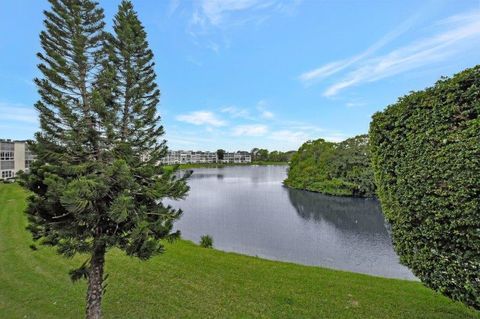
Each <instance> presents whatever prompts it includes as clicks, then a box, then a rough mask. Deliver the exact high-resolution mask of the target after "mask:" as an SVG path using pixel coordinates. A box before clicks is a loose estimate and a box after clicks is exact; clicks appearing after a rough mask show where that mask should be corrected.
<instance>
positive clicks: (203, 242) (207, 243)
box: [200, 235, 213, 248]
mask: <svg viewBox="0 0 480 319" xmlns="http://www.w3.org/2000/svg"><path fill="white" fill-rule="evenodd" d="M200 246H202V247H203V248H213V238H212V236H210V235H203V236H202V237H200Z"/></svg>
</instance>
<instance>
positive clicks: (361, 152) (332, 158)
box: [284, 135, 375, 197]
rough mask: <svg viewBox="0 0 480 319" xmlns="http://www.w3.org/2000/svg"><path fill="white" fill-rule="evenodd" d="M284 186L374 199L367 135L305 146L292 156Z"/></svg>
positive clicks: (322, 141)
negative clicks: (372, 197)
mask: <svg viewBox="0 0 480 319" xmlns="http://www.w3.org/2000/svg"><path fill="white" fill-rule="evenodd" d="M284 183H285V185H287V186H290V187H293V188H298V189H305V190H309V191H314V192H321V193H325V194H330V195H340V196H360V197H371V196H373V195H374V194H375V184H374V182H373V172H372V169H371V166H370V160H369V157H368V136H367V135H359V136H356V137H353V138H349V139H347V140H345V141H343V142H341V143H332V142H327V141H325V140H323V139H318V140H315V141H308V142H306V143H304V144H303V145H302V146H301V147H300V149H299V150H298V152H297V153H295V154H294V155H293V157H292V160H291V162H290V168H289V171H288V177H287V179H286V180H285V182H284Z"/></svg>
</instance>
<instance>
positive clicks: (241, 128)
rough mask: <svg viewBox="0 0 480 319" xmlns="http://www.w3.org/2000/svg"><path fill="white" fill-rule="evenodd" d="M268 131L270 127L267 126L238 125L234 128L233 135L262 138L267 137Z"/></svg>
mask: <svg viewBox="0 0 480 319" xmlns="http://www.w3.org/2000/svg"><path fill="white" fill-rule="evenodd" d="M267 131H268V127H267V126H266V125H260V124H258V125H257V124H252V125H238V126H236V127H234V128H233V131H232V134H233V135H234V136H262V135H265V133H267Z"/></svg>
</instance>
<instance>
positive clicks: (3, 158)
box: [0, 152, 14, 161]
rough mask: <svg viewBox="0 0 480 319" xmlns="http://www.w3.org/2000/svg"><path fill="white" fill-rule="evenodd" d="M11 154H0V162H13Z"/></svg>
mask: <svg viewBox="0 0 480 319" xmlns="http://www.w3.org/2000/svg"><path fill="white" fill-rule="evenodd" d="M13 154H14V153H13V152H0V161H13V160H14V156H13Z"/></svg>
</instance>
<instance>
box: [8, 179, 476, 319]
mask: <svg viewBox="0 0 480 319" xmlns="http://www.w3.org/2000/svg"><path fill="white" fill-rule="evenodd" d="M25 196H26V193H25V192H24V191H23V190H21V189H20V187H19V186H18V185H16V184H10V185H6V184H0V318H81V317H83V313H84V308H83V307H84V300H85V287H86V286H85V283H84V282H81V283H75V284H72V283H71V282H70V280H69V277H68V275H67V272H68V270H69V269H71V268H72V267H74V266H78V265H80V264H81V263H82V262H83V260H84V259H85V258H84V257H82V256H79V257H76V258H73V259H64V258H63V257H61V256H58V255H56V254H55V252H54V250H53V249H51V248H47V247H39V250H37V251H33V250H31V249H30V248H29V245H30V244H32V240H31V237H30V234H29V233H28V232H27V231H26V230H25V226H26V219H25V216H24V215H23V213H22V212H23V210H24V208H25ZM106 272H107V273H109V274H110V277H109V278H108V288H107V291H106V295H105V297H104V303H103V312H104V317H105V318H452V319H453V318H455V319H460V318H480V313H479V312H475V311H474V310H471V309H469V308H467V307H465V306H463V305H462V304H460V303H456V302H453V301H450V300H449V299H447V298H445V297H443V296H441V295H439V294H437V293H435V292H433V291H431V290H429V289H427V288H425V287H423V286H422V284H420V283H418V282H411V281H403V280H394V279H384V278H378V277H372V276H366V275H360V274H353V273H348V272H342V271H335V270H329V269H324V268H318V267H306V266H300V265H295V264H290V263H283V262H274V261H267V260H263V259H259V258H254V257H247V256H242V255H238V254H233V253H224V252H221V251H216V250H213V249H205V248H200V247H199V246H196V245H194V244H192V243H190V242H187V241H178V242H176V243H174V244H168V245H167V246H166V253H165V254H164V255H162V256H157V257H154V258H152V259H151V260H149V261H146V262H142V261H139V260H136V259H133V258H130V257H127V256H125V255H124V254H123V253H121V252H120V251H118V250H113V251H110V252H109V253H108V255H107V267H106Z"/></svg>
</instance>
